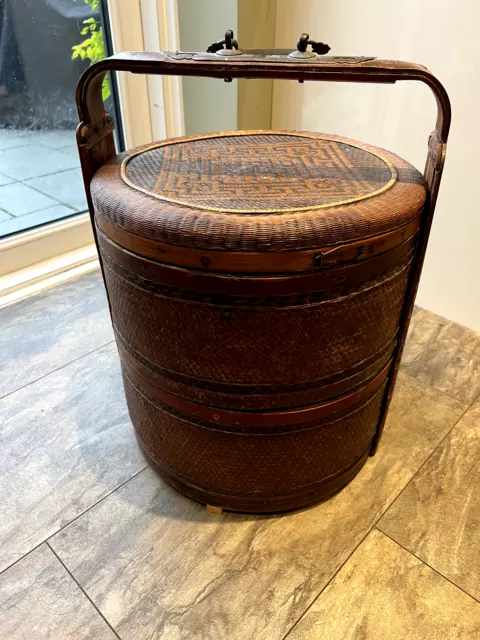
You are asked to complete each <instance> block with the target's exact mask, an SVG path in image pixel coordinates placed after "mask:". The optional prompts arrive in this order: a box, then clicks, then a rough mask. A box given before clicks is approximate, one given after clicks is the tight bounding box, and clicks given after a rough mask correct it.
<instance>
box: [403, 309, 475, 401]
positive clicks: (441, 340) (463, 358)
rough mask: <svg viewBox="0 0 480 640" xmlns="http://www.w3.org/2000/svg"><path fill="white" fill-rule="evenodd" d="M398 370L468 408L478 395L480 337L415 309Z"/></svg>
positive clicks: (426, 312) (433, 315)
mask: <svg viewBox="0 0 480 640" xmlns="http://www.w3.org/2000/svg"><path fill="white" fill-rule="evenodd" d="M401 368H402V371H405V373H408V374H409V375H410V376H413V377H415V378H417V379H418V380H421V381H422V382H425V383H426V384H428V385H430V386H432V387H435V389H439V390H440V391H443V392H444V393H448V394H449V395H451V396H452V397H454V398H457V399H458V400H460V401H461V402H466V403H467V404H471V403H472V402H473V401H474V400H475V399H476V397H477V396H478V395H479V394H480V333H477V332H476V331H473V330H472V329H467V328H466V327H462V326H461V325H459V324H455V323H454V322H450V321H449V320H446V319H445V318H442V317H440V316H437V315H435V314H434V313H432V312H431V311H426V310H424V309H420V308H416V309H415V312H414V314H413V317H412V321H411V323H410V329H409V332H408V339H407V343H406V345H405V351H404V354H403V358H402V365H401Z"/></svg>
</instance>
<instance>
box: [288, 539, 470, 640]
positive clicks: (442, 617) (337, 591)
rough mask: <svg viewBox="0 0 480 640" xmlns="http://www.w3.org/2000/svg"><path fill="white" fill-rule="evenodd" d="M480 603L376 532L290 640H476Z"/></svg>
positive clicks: (314, 606) (289, 637) (343, 569)
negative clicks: (389, 639)
mask: <svg viewBox="0 0 480 640" xmlns="http://www.w3.org/2000/svg"><path fill="white" fill-rule="evenodd" d="M478 637H480V604H479V603H478V602H476V601H475V600H473V599H472V598H470V597H469V596H468V595H466V594H465V593H463V592H462V591H460V589H457V588H456V587H455V586H454V585H452V584H450V582H448V581H447V580H445V579H444V578H442V577H441V576H439V575H438V573H436V572H435V571H433V570H432V569H430V567H427V566H426V565H425V564H423V562H420V561H419V560H417V558H415V557H414V556H412V555H411V554H410V553H408V551H405V550H404V549H402V548H401V547H399V546H398V545H397V544H396V543H395V542H393V541H392V540H390V539H389V538H387V537H386V536H384V535H383V534H382V533H380V532H379V531H376V530H374V531H372V532H371V533H370V534H369V535H368V537H367V539H366V540H365V541H364V542H363V543H362V544H361V545H360V547H359V548H358V549H357V550H356V551H355V553H354V554H353V556H352V557H351V558H350V559H349V560H348V562H347V563H346V564H345V565H344V566H343V567H342V568H341V570H340V571H339V573H338V575H337V576H336V577H335V579H334V580H333V582H332V583H331V584H329V585H328V587H327V588H326V589H325V591H324V592H323V593H322V595H321V596H320V597H319V598H318V600H317V601H316V602H315V603H314V604H313V606H312V607H311V608H310V609H309V611H308V612H307V614H306V615H305V616H304V617H303V618H302V620H301V621H300V622H299V624H298V625H297V626H296V627H295V629H294V630H293V632H292V633H291V634H289V636H288V640H359V639H360V638H362V639H365V640H367V639H368V640H387V639H388V638H395V640H427V639H428V640H474V639H475V638H478Z"/></svg>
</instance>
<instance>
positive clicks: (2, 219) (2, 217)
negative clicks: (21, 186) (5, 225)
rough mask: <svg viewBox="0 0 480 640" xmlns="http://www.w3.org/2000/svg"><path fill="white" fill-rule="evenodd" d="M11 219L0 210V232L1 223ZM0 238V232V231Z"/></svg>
mask: <svg viewBox="0 0 480 640" xmlns="http://www.w3.org/2000/svg"><path fill="white" fill-rule="evenodd" d="M0 191H1V188H0ZM11 219H12V216H11V215H10V214H8V213H7V212H6V211H1V210H0V230H1V228H2V225H1V223H2V222H6V221H7V220H11ZM0 236H1V231H0Z"/></svg>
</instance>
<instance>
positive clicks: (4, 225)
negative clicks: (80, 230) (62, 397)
mask: <svg viewBox="0 0 480 640" xmlns="http://www.w3.org/2000/svg"><path fill="white" fill-rule="evenodd" d="M76 213H77V211H74V210H73V209H72V208H71V207H66V206H65V205H63V204H57V205H56V206H55V207H48V209H42V210H41V211H35V213H27V214H26V215H24V216H20V217H19V218H13V217H11V216H8V217H7V218H5V219H3V220H1V219H0V238H1V237H3V236H7V235H9V234H11V233H18V232H19V231H23V230H26V229H32V228H33V227H38V226H39V225H42V224H48V223H49V222H55V220H61V219H62V218H67V217H68V216H71V215H75V214H76ZM6 215H7V214H6Z"/></svg>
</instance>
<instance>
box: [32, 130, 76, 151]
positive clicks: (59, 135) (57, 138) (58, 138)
mask: <svg viewBox="0 0 480 640" xmlns="http://www.w3.org/2000/svg"><path fill="white" fill-rule="evenodd" d="M32 142H35V143H37V144H43V145H44V146H46V147H49V148H50V149H60V148H61V147H65V146H67V145H70V144H75V130H74V129H72V130H70V131H68V130H62V129H57V130H52V131H47V130H45V131H35V132H33V136H32Z"/></svg>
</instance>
